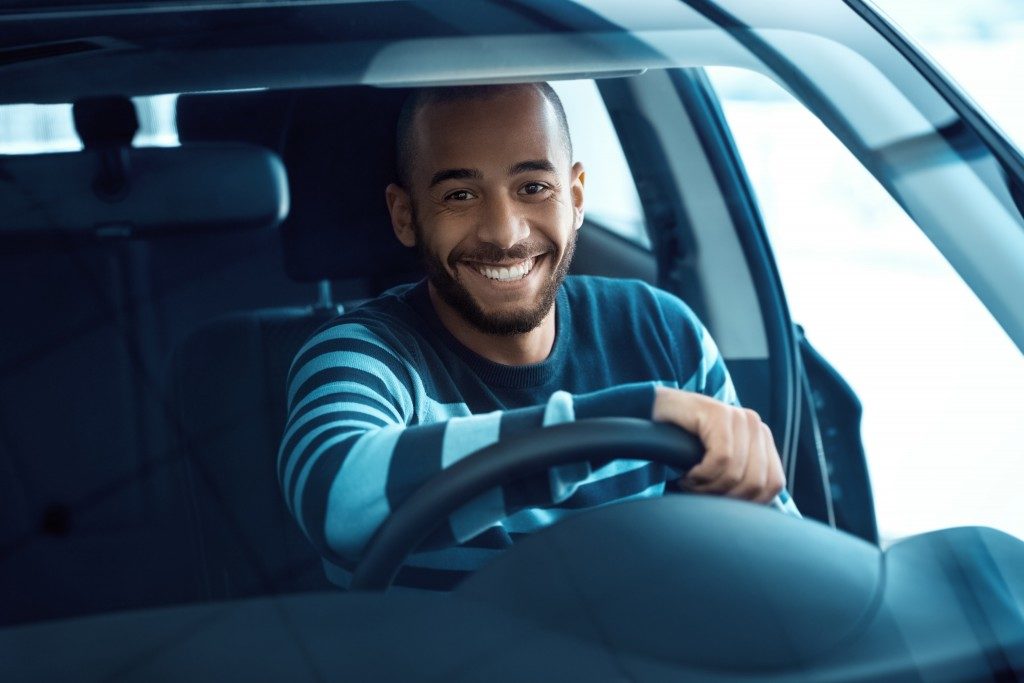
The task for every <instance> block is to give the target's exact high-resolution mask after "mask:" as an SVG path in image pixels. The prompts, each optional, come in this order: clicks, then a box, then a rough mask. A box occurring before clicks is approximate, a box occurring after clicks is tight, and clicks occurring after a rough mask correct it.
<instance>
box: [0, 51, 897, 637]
mask: <svg viewBox="0 0 1024 683" xmlns="http://www.w3.org/2000/svg"><path fill="white" fill-rule="evenodd" d="M598 87H599V89H600V92H601V95H602V97H603V99H604V101H605V103H606V106H607V107H608V110H609V115H610V116H611V118H612V120H613V122H614V123H615V126H616V130H617V132H618V134H619V136H620V140H621V143H622V145H623V148H624V151H625V153H626V156H627V159H628V161H629V163H630V166H631V172H632V173H633V175H634V178H635V181H636V185H637V188H638V192H639V193H640V194H641V197H642V199H643V206H644V213H645V220H646V223H647V231H648V235H649V237H650V240H651V244H652V245H654V246H653V248H652V249H651V250H648V249H645V248H643V247H642V246H639V245H637V244H636V243H634V242H632V241H630V240H627V239H624V238H623V237H621V236H619V235H617V234H615V233H613V232H611V231H609V230H607V229H605V228H603V227H602V226H601V225H600V224H597V223H594V222H593V221H590V222H589V224H588V225H587V226H586V228H585V230H584V231H583V232H582V233H581V234H582V237H581V240H580V243H579V248H578V251H577V257H576V260H575V262H574V264H573V271H574V272H577V273H592V274H600V275H607V276H614V277H629V278H639V279H642V280H645V281H648V282H650V283H651V284H656V285H658V286H661V287H664V288H666V289H669V290H670V291H674V292H676V293H678V294H679V295H681V296H682V297H683V298H684V300H686V301H687V302H688V303H689V304H690V305H691V307H693V308H694V309H695V310H696V311H698V312H699V313H700V314H701V315H702V317H703V319H704V320H705V321H706V324H708V326H709V328H710V329H711V330H712V333H713V334H714V335H715V337H716V340H717V341H718V344H719V346H720V348H722V350H723V354H724V355H725V357H726V360H727V362H728V364H729V367H730V371H731V373H732V375H733V377H734V381H735V383H736V385H737V387H738V390H739V394H740V397H741V400H742V401H743V402H744V404H745V405H747V406H750V407H753V408H755V409H756V410H758V411H759V412H760V413H761V414H762V415H763V416H765V419H766V421H768V423H769V424H770V425H771V426H772V427H773V431H774V432H775V434H776V435H777V439H778V440H779V444H778V446H779V449H780V453H785V454H786V458H787V460H788V463H787V467H788V468H789V473H790V477H789V479H790V487H791V490H792V491H793V493H794V496H795V499H796V501H797V504H798V505H799V506H800V508H801V510H802V511H803V512H804V514H805V515H807V516H810V517H812V518H817V519H820V520H822V521H824V522H825V523H827V524H831V525H833V526H838V527H839V528H846V529H849V530H851V531H853V532H855V533H858V534H859V535H861V536H862V537H864V538H867V539H868V540H874V537H873V535H874V534H875V533H877V532H875V531H874V524H873V518H872V517H871V508H870V505H865V502H866V501H869V496H870V491H869V489H868V488H867V486H866V475H865V474H864V473H862V472H859V473H858V472H857V471H856V469H855V468H856V466H857V460H856V458H852V459H849V458H848V459H847V462H849V463H852V466H851V465H846V466H847V467H848V468H851V467H852V468H854V473H855V475H856V474H859V475H860V476H861V477H863V478H864V479H863V482H864V483H863V484H862V485H861V486H860V487H859V490H860V491H861V492H862V493H861V496H860V498H861V500H859V501H858V500H856V499H853V498H852V496H851V497H848V498H847V500H846V501H844V505H843V506H836V505H834V504H833V501H832V496H831V488H830V485H829V483H828V476H829V474H830V470H831V471H832V472H833V473H834V470H835V468H837V467H840V468H841V467H843V466H844V465H841V464H839V463H835V464H833V463H829V464H827V465H826V464H825V463H824V460H823V458H824V450H828V451H829V452H830V453H836V452H837V451H839V450H840V449H841V448H843V447H845V448H847V449H849V448H853V450H854V455H856V449H857V448H858V444H857V443H856V441H855V440H854V441H853V442H844V441H843V439H845V438H847V436H846V435H848V434H850V432H851V430H852V433H853V434H856V420H857V415H858V413H857V410H858V407H857V406H856V399H855V397H853V396H852V392H849V391H848V390H847V391H846V392H843V391H834V392H831V393H830V395H834V396H836V397H837V401H835V402H833V401H828V402H827V404H828V405H827V410H831V411H832V413H833V414H832V415H829V414H827V413H826V411H825V410H822V407H821V405H820V404H821V403H823V402H822V401H820V400H819V409H818V410H817V411H812V412H811V415H812V417H811V418H809V419H807V418H805V419H804V420H803V424H802V425H801V424H799V423H798V422H797V421H796V420H794V417H793V414H794V412H795V411H794V406H795V405H796V404H799V403H802V404H803V406H804V408H805V411H806V406H807V405H809V404H808V400H810V394H809V392H808V391H807V390H806V389H807V388H806V387H801V386H800V385H799V384H798V383H797V382H796V380H795V376H796V364H797V363H801V362H805V364H806V366H807V368H808V372H816V373H817V379H818V380H819V381H820V382H821V383H822V384H824V385H826V386H827V385H828V383H829V382H831V383H832V384H833V385H835V384H839V385H840V386H841V382H842V380H841V378H839V377H838V375H835V373H834V371H831V369H830V368H829V366H828V365H827V362H825V361H824V360H823V359H819V360H818V361H817V362H815V359H814V357H813V356H812V355H810V353H812V352H813V349H810V347H809V346H807V345H806V343H805V344H804V354H803V356H804V358H806V359H809V361H810V362H806V361H801V358H800V356H799V355H798V354H797V353H796V351H795V347H794V341H793V339H792V338H791V336H790V335H787V334H785V333H784V330H785V329H787V327H788V324H787V323H788V318H787V317H786V316H787V314H786V312H785V304H784V299H783V298H782V295H781V289H780V288H779V285H778V281H777V276H774V275H773V271H772V263H771V259H770V252H769V251H768V250H767V246H766V244H765V241H764V237H763V231H761V232H758V230H757V229H756V225H755V224H753V222H752V220H751V218H750V216H749V213H748V215H746V216H744V215H742V212H741V211H738V210H737V209H736V206H737V205H738V204H739V202H737V201H733V200H730V199H729V193H730V192H740V193H742V191H743V188H742V183H741V182H740V181H739V179H740V178H741V176H739V175H738V174H737V173H736V170H735V168H734V167H732V168H731V167H730V164H734V163H735V160H734V159H729V158H728V157H727V156H723V158H715V157H714V156H713V155H714V154H715V152H716V150H714V149H713V148H712V147H711V146H710V145H708V144H707V142H706V141H705V143H704V145H703V146H702V145H701V144H699V143H698V140H699V139H701V137H704V138H706V139H714V126H720V125H723V124H722V121H721V118H720V114H719V117H718V119H716V118H715V117H714V115H713V114H714V111H713V110H711V111H710V112H709V110H708V107H709V103H708V92H709V91H708V90H707V85H706V83H705V81H704V80H703V78H702V74H701V73H700V72H699V71H698V70H689V71H686V72H678V73H667V72H665V73H650V74H646V75H644V76H635V77H632V78H628V79H608V80H605V81H600V82H598ZM406 94H407V90H405V89H401V88H387V89H382V88H372V87H365V86H352V87H336V88H310V89H299V90H264V91H247V92H227V93H197V94H186V95H182V96H180V97H179V98H178V101H177V108H176V118H177V121H176V125H177V131H178V136H179V140H180V146H179V147H171V148H148V149H145V148H132V147H131V146H130V141H131V140H132V137H133V135H134V133H135V130H136V128H137V120H136V115H135V112H134V110H133V108H132V106H131V101H130V100H128V99H127V98H116V97H115V98H109V97H108V98H87V99H84V100H82V101H79V102H75V103H74V117H75V123H76V127H77V128H78V133H79V135H80V137H81V138H82V140H83V141H84V149H83V150H82V151H81V152H73V153H61V154H46V155H42V154H40V155H23V156H20V157H17V156H14V157H8V158H7V159H5V161H4V163H5V170H8V172H9V173H11V174H13V175H14V176H15V177H16V178H17V180H18V182H17V185H16V188H17V190H16V192H20V193H21V196H20V197H18V198H17V199H18V200H19V201H20V204H12V205H13V206H16V207H18V209H17V210H19V211H21V214H20V215H19V214H15V215H18V216H19V217H18V219H17V223H18V224H19V225H22V226H24V227H23V228H22V229H20V230H10V229H9V230H6V231H5V234H4V235H3V242H2V244H3V258H4V262H5V267H4V268H3V271H2V272H3V273H4V275H3V276H2V277H6V278H7V282H8V287H10V288H13V287H16V286H18V283H20V282H24V281H26V276H27V274H29V273H45V274H46V277H45V278H43V279H42V280H40V289H39V290H37V291H25V292H22V293H21V294H20V295H19V296H18V297H12V298H7V299H6V300H5V301H4V303H3V306H5V307H7V309H8V310H7V311H6V315H7V317H8V319H9V320H10V321H11V323H12V325H13V327H14V328H16V329H19V330H23V331H25V333H23V334H20V335H17V336H16V337H8V339H7V340H6V343H5V347H6V348H5V353H4V358H5V360H4V367H5V373H4V377H5V391H4V396H5V404H6V405H5V406H4V408H5V409H4V415H5V416H6V417H5V419H4V424H3V430H4V431H3V439H4V441H5V442H6V443H7V448H6V449H5V450H7V451H8V452H9V453H10V454H11V457H8V458H5V459H4V464H5V466H6V467H8V468H10V472H9V475H8V476H5V477H3V482H4V486H5V488H6V489H7V490H6V492H5V493H4V494H3V499H4V501H5V503H4V505H5V507H7V508H9V509H10V511H9V512H8V513H7V515H6V516H7V518H8V519H9V520H12V522H13V523H9V524H7V525H6V526H5V530H4V533H5V536H6V538H5V539H4V544H3V548H4V551H3V553H2V554H0V571H2V572H3V573H4V574H5V577H4V581H3V585H4V586H5V590H7V591H8V595H6V596H5V599H4V602H5V604H6V605H7V609H6V610H5V612H4V621H5V623H18V622H20V621H25V620H31V619H39V618H56V617H63V616H70V615H75V614H88V613H92V612H95V611H99V610H102V609H109V608H110V607H111V606H118V607H123V608H129V607H143V606H154V605H161V604H174V603H180V602H186V601H190V600H204V599H205V600H208V599H223V598H236V597H246V596H253V595H268V594H278V593H286V592H295V591H306V590H319V589H327V588H329V587H330V584H329V583H328V582H327V581H326V579H325V578H324V575H323V571H322V568H321V565H320V561H319V559H318V557H317V555H316V553H315V552H314V551H313V549H312V547H311V546H310V545H309V543H308V542H307V541H306V539H305V538H304V537H303V536H302V534H301V532H300V531H299V529H298V527H297V525H296V524H295V523H294V521H293V519H292V517H291V516H290V514H289V513H288V511H287V509H286V508H285V506H284V504H283V500H282V497H281V495H280V491H279V488H278V485H277V481H276V474H275V466H274V463H275V459H276V452H277V448H278V445H279V439H280V434H281V431H282V428H283V422H284V416H285V413H284V382H285V376H286V373H287V371H288V367H289V364H290V362H291V360H292V357H293V355H294V353H295V352H296V350H297V349H298V348H299V346H300V345H301V344H302V343H303V342H304V341H305V340H306V339H307V338H308V337H309V336H310V335H311V334H312V333H313V331H315V330H316V329H317V328H318V327H319V326H321V325H322V324H324V323H325V322H326V321H328V320H330V319H331V318H332V317H334V316H335V315H337V314H338V313H339V312H343V311H344V310H346V309H348V308H351V307H353V306H357V305H358V304H359V302H360V301H363V300H366V299H367V298H369V297H372V296H375V295H377V294H379V293H380V292H382V291H384V290H386V289H387V288H389V287H391V286H393V285H396V284H399V283H403V282H409V281H414V280H416V279H419V278H420V277H422V274H421V271H420V268H419V265H418V263H417V262H416V260H415V258H414V256H413V254H412V253H411V252H410V251H408V250H406V249H404V248H403V247H402V246H401V245H400V244H399V243H398V241H397V240H396V239H395V238H394V236H393V234H392V232H391V230H390V221H389V217H388V215H387V212H386V208H385V205H384V202H383V188H384V187H385V186H386V184H387V183H388V182H389V181H390V179H391V178H392V177H393V170H392V167H393V158H394V140H393V136H394V133H393V131H394V124H395V121H396V119H397V112H398V109H399V108H400V106H401V103H402V101H403V99H404V97H405V95H406ZM657 98H662V99H661V101H657ZM652 100H653V101H652ZM645 104H646V106H647V107H648V112H649V113H650V118H648V119H641V120H638V118H637V116H636V111H637V110H638V108H639V110H640V111H643V107H644V106H645ZM659 117H660V120H659ZM681 123H686V124H689V125H681ZM663 136H674V138H675V139H673V140H671V141H670V144H669V145H665V144H664V143H663V142H662V141H661V140H660V139H659V138H660V137H663ZM719 138H721V134H720V133H719ZM666 146H669V147H670V148H680V147H682V148H684V149H688V150H690V151H691V153H690V154H686V155H680V156H682V157H685V163H679V162H678V161H677V158H678V157H677V158H673V159H669V158H666V156H665V154H664V153H663V152H662V151H661V150H662V149H664V148H665V147H666ZM723 149H724V147H723ZM579 156H581V158H584V159H585V156H586V150H580V152H579ZM199 169H203V171H202V172H201V173H200V172H199ZM55 178H59V179H60V181H59V182H54V179H55ZM282 178H284V180H282ZM666 179H667V180H666ZM100 185H102V186H103V187H106V188H107V189H106V190H105V191H106V192H107V193H108V195H110V196H116V195H118V194H120V195H121V198H119V199H118V200H117V201H109V200H108V199H106V198H104V197H103V195H100V194H98V193H96V192H94V191H93V189H94V188H95V187H97V186H100ZM26 187H28V188H31V189H33V190H35V189H38V191H39V193H40V196H37V197H31V196H25V195H27V194H28V193H25V192H24V188H26ZM154 187H162V188H164V194H166V195H167V196H169V197H171V198H172V201H173V206H169V205H167V203H166V201H165V202H164V203H162V204H161V203H160V202H154V201H153V200H152V199H151V197H150V196H148V195H147V193H152V192H154V190H153V188H154ZM168 188H173V190H171V189H168ZM747 192H749V190H747ZM691 198H700V199H699V201H697V200H696V199H691ZM709 198H710V199H709ZM282 218H283V220H281V219H282ZM12 225H13V223H12ZM95 226H101V227H100V228H96V227H95ZM773 278H774V279H773ZM83 367H87V368H88V374H87V377H89V380H88V381H87V382H83V381H82V380H81V379H76V381H74V382H68V381H62V380H63V378H66V377H69V376H74V377H76V378H81V376H82V374H81V373H82V368H83ZM819 393H820V392H819ZM839 399H844V400H845V403H843V402H841V401H840V400H839ZM819 420H830V421H831V422H830V424H833V423H834V424H841V423H842V421H843V420H846V421H847V422H849V424H848V425H846V428H845V429H844V430H842V435H841V436H838V437H837V436H835V434H836V431H837V430H835V429H831V430H829V434H832V435H833V436H832V440H833V441H834V442H835V443H834V444H826V446H828V448H827V449H823V448H822V447H821V445H820V437H821V432H822V430H821V428H820V425H819V424H818V421H819ZM815 434H817V437H818V438H817V439H816V438H815ZM54 459H57V462H54ZM838 459H839V458H838V457H837V460H838ZM861 463H862V460H861ZM853 481H854V482H855V483H856V477H853ZM851 489H852V490H857V489H856V488H854V487H851ZM69 565H73V566H75V567H76V571H74V572H66V571H64V568H65V567H67V566H69Z"/></svg>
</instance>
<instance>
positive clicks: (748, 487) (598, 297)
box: [278, 84, 795, 589]
mask: <svg viewBox="0 0 1024 683" xmlns="http://www.w3.org/2000/svg"><path fill="white" fill-rule="evenodd" d="M398 149H399V154H398V170H399V178H398V182H397V183H395V184H392V185H389V186H388V187H387V189H386V198H387V204H388V209H389V210H390V213H391V219H392V227H393V229H394V232H395V234H396V236H397V238H398V239H399V240H400V241H401V242H402V243H403V244H404V245H405V246H407V247H409V248H413V249H416V250H417V251H418V253H419V254H420V256H421V259H422V262H423V264H424V267H425V269H426V272H427V278H426V280H424V281H423V282H420V283H418V284H415V285H407V286H403V287H399V288H397V289H394V290H391V291H389V292H386V293H385V294H383V295H382V296H380V297H379V298H377V299H375V300H373V301H370V302H368V303H366V304H364V305H363V306H361V307H360V308H358V309H355V310H353V311H351V312H349V313H346V314H345V315H342V316H340V317H339V318H337V319H336V320H335V321H333V322H332V323H330V324H329V325H327V326H326V327H324V328H323V329H321V330H320V331H318V332H317V333H316V334H315V335H314V336H313V338H312V339H310V340H309V341H308V342H307V343H306V344H305V346H304V347H303V348H302V349H301V350H300V351H299V353H298V355H297V357H296V359H295V361H294V363H293V365H292V369H291V372H290V376H289V387H288V406H289V419H288V424H287V426H286V430H285V434H284V438H283V442H282V445H281V450H280V455H279V472H278V473H279V476H280V480H281V483H282V487H283V489H284V494H285V498H286V500H287V502H288V504H289V506H290V509H291V510H292V512H293V514H294V515H295V516H296V518H297V520H298V522H299V524H300V526H301V527H302V528H303V530H304V531H305V532H306V534H307V536H309V538H310V539H311V540H312V541H313V543H314V544H315V545H316V546H317V548H318V549H319V550H320V552H321V553H322V554H323V555H324V558H325V560H326V562H325V566H326V567H327V571H328V575H329V576H330V578H331V579H332V580H333V581H334V582H335V583H337V584H338V585H340V586H346V585H347V583H348V581H349V577H350V572H351V570H352V568H353V566H354V563H355V562H356V561H357V560H358V558H359V557H360V554H361V553H362V551H363V549H364V548H365V546H366V543H367V542H368V541H369V539H370V538H371V536H372V535H373V533H374V532H375V531H376V530H377V528H378V527H379V526H380V525H381V523H383V521H384V520H385V519H386V518H387V516H388V515H389V514H390V512H391V511H392V510H394V509H395V508H396V507H397V506H398V505H399V504H400V503H401V502H402V501H403V500H404V499H405V498H406V497H408V496H409V494H410V493H412V492H413V491H414V490H415V489H416V488H417V487H418V486H420V485H422V484H423V483H424V482H425V481H426V480H427V479H429V478H430V477H431V476H433V475H435V474H437V473H438V472H439V471H441V470H443V469H444V468H445V467H448V466H450V465H451V464H452V463H454V462H456V461H458V460H460V459H461V458H463V457H465V456H467V455H469V454H471V453H473V452H474V451H477V450H479V449H480V448H483V447H485V446H488V445H490V444H492V443H495V442H497V441H499V440H501V439H503V438H506V437H508V436H509V435H513V434H521V433H524V432H529V431H534V432H536V433H537V438H544V437H543V433H542V432H541V431H540V430H542V429H543V427H544V426H547V425H552V424H557V423H561V422H568V421H572V420H577V419H584V418H588V417H613V416H621V417H638V418H644V419H654V420H660V421H666V422H672V423H674V424H677V425H679V426H681V427H683V428H685V429H687V430H689V431H691V432H693V433H695V434H696V435H697V436H698V437H699V438H700V439H701V441H702V443H703V445H704V448H705V455H704V458H703V460H702V461H701V463H700V464H699V465H697V466H696V467H695V468H694V469H693V470H691V471H690V472H689V474H688V475H687V476H686V477H685V478H684V479H682V480H679V481H678V482H675V481H671V480H672V479H673V478H674V477H672V476H671V473H670V472H669V471H667V470H666V468H665V467H663V466H660V465H653V464H649V463H645V462H639V461H625V460H617V461H613V462H610V463H605V464H595V465H594V466H593V468H592V466H591V464H589V463H582V464H579V465H575V466H567V467H559V468H555V469H552V470H550V471H545V472H541V473H538V474H537V475H536V476H533V477H530V478H528V479H525V480H523V481H518V482H512V483H509V484H507V485H505V486H503V487H501V488H499V489H495V490H493V491H492V492H490V493H489V494H487V495H485V496H482V497H481V498H479V499H477V500H475V501H473V503H471V504H470V505H467V506H466V507H465V508H463V509H462V510H460V511H459V512H457V513H456V514H454V515H453V516H452V517H451V518H450V519H449V520H448V524H447V525H445V526H444V527H443V528H442V529H441V530H440V531H439V532H438V533H436V534H435V535H434V536H433V537H432V538H431V539H430V541H429V542H428V543H427V544H426V546H425V547H424V548H423V549H421V551H420V552H417V553H415V554H413V555H412V556H410V558H409V559H408V561H407V563H406V565H405V567H404V568H403V569H402V571H401V572H400V573H399V575H398V578H397V581H396V583H398V584H402V585H409V586H417V587H422V588H432V589H448V588H451V587H452V586H454V585H455V584H456V583H457V582H458V580H459V579H461V578H462V577H463V576H465V574H466V573H467V572H470V571H473V570H475V569H478V568H479V567H481V566H482V565H483V564H485V563H486V562H487V561H488V560H489V559H490V558H492V557H493V556H494V555H496V554H497V553H499V552H501V550H502V549H504V548H506V547H508V546H510V545H511V544H512V543H514V541H515V539H516V538H517V537H518V536H520V535H522V534H527V533H531V532H534V531H537V530H538V529H541V528H543V527H545V526H547V525H549V524H552V523H553V522H555V521H557V520H558V519H560V518H561V517H564V516H565V515H567V514H571V513H572V512H573V511H576V510H580V509H584V508H590V507H595V506H598V505H603V504H607V503H610V502H614V501H617V500H623V499H626V498H640V497H651V496H660V495H662V494H663V493H664V491H665V487H666V484H669V485H673V486H674V485H676V484H677V483H678V485H680V486H682V487H683V488H684V489H686V490H690V491H694V492H700V493H715V494H723V495H729V496H733V497H737V498H744V499H748V500H752V501H756V502H760V503H767V502H769V501H774V502H775V504H776V505H781V506H783V507H788V508H789V509H790V510H791V511H793V512H795V508H793V507H792V504H791V502H790V501H789V500H788V497H785V493H784V491H783V489H782V486H783V475H782V468H781V465H780V462H779V458H778V455H777V453H776V451H775V446H774V442H773V440H772V437H771V434H770V432H769V431H768V428H767V427H766V426H765V425H764V424H763V423H762V422H761V420H760V418H759V417H758V416H757V415H756V414H755V413H753V412H752V411H749V410H744V409H742V408H740V407H739V406H738V405H737V401H736V396H735V392H734V390H733V386H732V382H731V381H730V379H729V375H728V372H727V371H726V368H725V365H724V363H723V362H722V359H721V356H720V355H719V353H718V350H717V348H716V347H715V344H714V342H713V341H712V340H711V337H710V336H709V335H708V333H707V331H706V330H705V329H704V327H703V325H701V323H700V322H699V321H698V320H697V319H696V317H695V316H694V315H693V313H692V312H691V311H690V310H689V308H687V307H686V305H685V304H683V303H682V302H681V301H680V300H679V299H677V298H675V297H673V296H671V295H669V294H667V293H665V292H662V291H660V290H657V289H654V288H652V287H649V286H648V285H646V284H644V283H641V282H636V281H619V280H612V279H606V278H594V277H567V273H568V270H569V265H570V263H571V262H572V257H573V252H574V249H575V245H576V240H577V235H578V231H579V230H580V228H581V226H582V225H583V207H584V201H583V200H584V183H585V175H584V170H583V166H582V164H580V163H579V162H577V163H573V161H572V159H573V152H572V144H571V140H570V137H569V131H568V126H567V124H566V120H565V114H564V111H563V110H562V106H561V103H560V102H559V100H558V97H557V95H556V94H555V93H554V91H553V90H552V89H551V88H550V86H548V85H546V84H528V85H513V86H483V87H467V88H443V89H430V90H421V91H417V92H416V93H414V94H413V95H411V96H410V99H409V101H408V102H407V103H406V106H405V108H404V110H403V112H402V115H401V117H400V121H399V125H398ZM780 492H782V493H781V495H782V496H783V498H784V501H780V499H779V498H778V497H777V496H779V495H780Z"/></svg>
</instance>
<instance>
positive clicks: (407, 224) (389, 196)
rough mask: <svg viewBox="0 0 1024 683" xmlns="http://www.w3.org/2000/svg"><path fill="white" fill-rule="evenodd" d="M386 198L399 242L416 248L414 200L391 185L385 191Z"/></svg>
mask: <svg viewBox="0 0 1024 683" xmlns="http://www.w3.org/2000/svg"><path fill="white" fill-rule="evenodd" d="M384 198H385V199H386V200H387V203H388V213H390V214H391V227H392V229H394V231H395V237H397V238H398V241H399V242H401V243H402V244H404V245H405V246H407V247H414V246H416V231H415V230H414V229H413V227H412V198H411V197H410V196H409V193H408V192H407V191H406V190H405V189H403V188H401V187H399V186H398V185H395V184H394V183H391V184H390V185H388V187H387V189H386V190H384Z"/></svg>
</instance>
